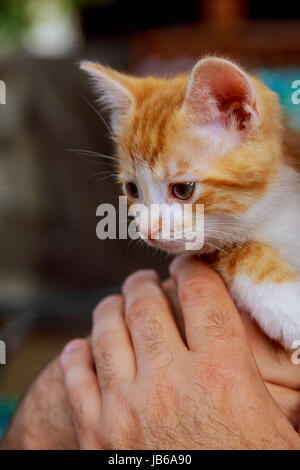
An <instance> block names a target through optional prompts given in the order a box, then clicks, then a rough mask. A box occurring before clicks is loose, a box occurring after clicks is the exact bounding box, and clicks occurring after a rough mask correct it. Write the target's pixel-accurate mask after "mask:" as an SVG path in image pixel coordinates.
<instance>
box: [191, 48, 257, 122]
mask: <svg viewBox="0 0 300 470" xmlns="http://www.w3.org/2000/svg"><path fill="white" fill-rule="evenodd" d="M184 110H185V111H186V112H187V113H188V115H189V116H191V118H192V119H193V120H195V122H197V123H198V124H200V125H201V124H209V125H210V126H211V125H212V126H214V125H215V129H214V130H217V128H220V127H223V128H224V127H232V126H233V127H235V128H236V129H237V130H238V131H248V130H250V129H251V128H253V127H255V126H257V125H258V123H259V113H258V109H257V96H256V92H255V89H254V86H253V84H252V82H251V79H250V78H249V77H248V76H247V74H246V73H245V72H244V71H243V70H242V69H241V68H239V67H238V66H237V65H235V64H234V63H232V62H229V61H228V60H225V59H219V58H215V57H211V58H206V59H202V60H200V61H199V62H198V63H197V64H196V65H195V67H194V68H193V70H192V74H191V78H190V81H189V85H188V88H187V93H186V98H185V103H184Z"/></svg>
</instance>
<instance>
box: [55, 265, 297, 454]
mask: <svg viewBox="0 0 300 470" xmlns="http://www.w3.org/2000/svg"><path fill="white" fill-rule="evenodd" d="M171 274H172V277H173V279H174V280H175V282H176V284H177V287H178V291H179V298H180V303H181V307H182V311H183V317H184V323H185V331H186V338H187V344H185V343H184V341H183V339H182V337H181V336H180V334H179V331H178V329H177V327H176V324H175V321H174V318H173V316H172V312H171V309H170V306H169V303H168V302H167V299H166V297H165V295H164V293H163V291H162V289H161V286H160V284H159V280H158V278H157V276H156V275H155V273H153V272H149V271H142V272H138V273H136V274H134V275H132V276H130V277H129V278H128V279H127V281H126V282H125V284H124V286H123V297H122V296H111V297H109V298H107V299H106V300H104V301H102V302H101V303H100V304H99V305H98V307H97V308H96V310H95V312H94V325H93V331H92V337H91V346H90V345H89V343H88V342H87V341H85V340H75V341H73V342H71V343H69V344H68V345H67V347H66V348H65V349H64V351H63V353H62V356H61V364H62V369H63V372H64V380H65V386H66V390H67V395H68V398H69V402H70V405H71V409H72V413H73V419H74V423H75V427H76V431H77V435H78V439H79V443H80V447H81V448H84V449H87V448H93V449H99V448H108V449H121V448H125V449H126V448H127V449H147V448H150V449H174V448H182V449H184V448H186V449H191V448H194V449H209V448H211V449H212V448H213V449H249V448H252V449H257V448H261V449H266V448H267V449H271V448H273V449H286V448H299V447H300V439H299V437H298V435H297V433H296V432H295V431H294V429H293V427H292V426H291V424H290V423H289V422H288V420H287V419H286V418H285V417H284V415H283V413H282V412H281V410H280V409H279V407H278V406H277V405H276V403H275V402H274V400H273V399H272V397H271V395H270V393H269V391H268V390H267V388H266V386H265V384H264V382H263V379H262V377H261V375H260V373H259V371H258V368H257V365H256V362H255V360H254V357H253V354H252V352H251V348H250V346H249V342H248V339H247V336H246V333H245V330H244V326H243V324H242V321H241V319H240V316H239V314H238V312H237V310H236V308H235V306H234V304H233V302H232V300H231V299H230V297H229V295H228V293H227V291H226V289H225V286H224V284H223V282H222V281H221V279H220V278H219V276H218V275H217V274H216V273H215V272H214V271H212V270H211V269H210V268H208V267H207V266H206V265H205V264H203V263H202V262H200V261H199V260H196V259H195V258H192V259H189V260H187V259H183V258H179V259H177V260H175V262H173V263H172V266H171ZM94 361H95V364H94ZM94 365H95V367H96V371H95V369H94Z"/></svg>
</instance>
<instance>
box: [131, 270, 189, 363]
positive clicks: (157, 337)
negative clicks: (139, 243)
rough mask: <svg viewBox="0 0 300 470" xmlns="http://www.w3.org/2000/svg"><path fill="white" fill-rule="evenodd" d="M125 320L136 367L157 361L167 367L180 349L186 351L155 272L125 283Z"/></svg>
mask: <svg viewBox="0 0 300 470" xmlns="http://www.w3.org/2000/svg"><path fill="white" fill-rule="evenodd" d="M122 290H123V293H124V295H125V317H126V322H127V325H128V327H129V330H130V335H131V338H132V342H133V345H134V349H135V353H136V360H137V364H138V366H139V365H144V364H145V363H149V360H151V362H153V361H154V360H157V361H158V362H159V364H160V365H162V366H163V365H166V364H167V363H168V362H169V361H171V360H172V358H173V357H174V354H175V352H177V351H178V350H180V348H184V349H185V345H184V342H183V340H182V338H181V336H180V334H179V331H178V329H177V326H176V323H175V321H174V318H173V316H172V312H171V308H170V305H169V302H168V300H167V298H166V296H165V294H164V293H163V291H162V289H161V287H160V282H159V278H158V276H157V274H156V273H155V272H154V271H150V270H148V271H147V270H145V271H138V272H136V273H134V274H132V275H131V276H129V278H128V279H127V280H126V281H125V283H124V285H123V288H122Z"/></svg>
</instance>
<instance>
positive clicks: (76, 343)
mask: <svg viewBox="0 0 300 470" xmlns="http://www.w3.org/2000/svg"><path fill="white" fill-rule="evenodd" d="M82 341H83V340H81V339H73V340H72V341H70V343H68V344H67V345H66V346H65V347H64V349H63V351H62V354H63V355H64V354H70V353H71V352H72V351H75V350H76V349H79V348H80V347H81V345H82Z"/></svg>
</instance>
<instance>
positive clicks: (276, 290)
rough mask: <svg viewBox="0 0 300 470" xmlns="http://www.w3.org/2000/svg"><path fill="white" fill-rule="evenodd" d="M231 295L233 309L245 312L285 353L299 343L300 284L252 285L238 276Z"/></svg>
mask: <svg viewBox="0 0 300 470" xmlns="http://www.w3.org/2000/svg"><path fill="white" fill-rule="evenodd" d="M231 294H232V296H233V298H234V300H235V302H236V304H237V306H238V307H239V308H242V309H244V310H247V311H248V312H249V313H250V314H251V315H252V316H253V318H254V319H255V320H256V322H257V323H258V324H259V325H260V327H261V328H262V329H263V330H264V332H265V333H266V334H267V335H268V336H269V337H270V338H272V339H275V340H277V341H279V342H280V343H281V344H282V345H283V346H284V347H285V348H286V349H292V344H293V342H294V341H295V340H300V282H285V283H282V284H273V283H259V284H254V283H253V281H252V280H251V278H249V277H247V276H244V275H239V276H237V277H236V279H235V281H234V284H233V286H232V288H231Z"/></svg>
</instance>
